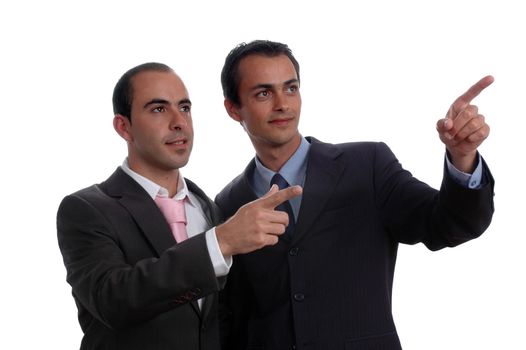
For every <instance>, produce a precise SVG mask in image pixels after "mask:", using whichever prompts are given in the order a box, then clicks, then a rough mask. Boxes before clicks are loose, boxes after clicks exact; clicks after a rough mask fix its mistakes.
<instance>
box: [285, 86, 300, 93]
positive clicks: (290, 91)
mask: <svg viewBox="0 0 526 350" xmlns="http://www.w3.org/2000/svg"><path fill="white" fill-rule="evenodd" d="M298 90H299V86H298V85H290V86H288V87H287V92H289V93H295V92H297V91H298Z"/></svg>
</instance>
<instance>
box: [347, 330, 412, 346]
mask: <svg viewBox="0 0 526 350" xmlns="http://www.w3.org/2000/svg"><path fill="white" fill-rule="evenodd" d="M398 349H399V350H402V346H401V345H400V340H399V339H398V335H397V334H396V332H389V333H384V334H378V335H372V336H368V337H361V338H355V339H349V340H346V341H345V350H398Z"/></svg>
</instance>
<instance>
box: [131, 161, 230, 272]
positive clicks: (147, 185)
mask: <svg viewBox="0 0 526 350" xmlns="http://www.w3.org/2000/svg"><path fill="white" fill-rule="evenodd" d="M121 169H122V170H123V171H124V172H125V173H126V174H128V175H129V176H130V177H131V178H132V179H134V180H135V181H136V182H137V183H138V184H139V185H141V187H142V188H144V190H145V191H146V192H147V193H148V194H149V195H150V197H152V200H155V197H156V196H157V195H159V196H161V197H168V190H167V189H166V188H164V187H161V186H159V185H157V184H156V183H155V182H153V181H151V180H149V179H147V178H145V177H144V176H142V175H140V174H138V173H136V172H135V171H133V170H131V169H130V167H129V166H128V159H125V160H124V162H123V164H122V166H121ZM185 197H187V200H185V201H184V209H185V211H186V219H187V220H186V221H187V223H186V232H187V234H188V238H190V237H193V236H195V235H197V234H200V233H202V232H205V231H206V233H205V235H206V236H205V237H206V245H207V247H208V253H209V254H210V259H211V260H212V265H213V266H214V272H215V274H216V276H217V277H221V276H226V275H227V274H228V271H229V270H230V267H231V266H232V257H231V256H226V257H224V256H223V254H222V253H221V249H220V248H219V243H218V242H217V236H216V230H215V227H212V228H210V225H209V224H208V222H207V220H206V216H205V213H204V211H203V208H201V203H200V202H199V200H198V199H197V198H196V196H195V195H194V194H193V193H192V192H190V191H188V187H187V186H186V181H185V180H184V177H183V176H182V174H181V170H179V182H178V184H177V193H176V194H175V196H174V197H173V198H174V199H179V200H180V199H183V198H185Z"/></svg>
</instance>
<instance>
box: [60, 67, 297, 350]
mask: <svg viewBox="0 0 526 350" xmlns="http://www.w3.org/2000/svg"><path fill="white" fill-rule="evenodd" d="M113 106H114V112H115V117H114V121H113V124H114V128H115V130H116V131H117V133H118V134H119V135H120V136H121V137H122V138H123V139H124V140H125V141H126V143H127V146H128V157H127V158H126V160H125V161H124V163H123V164H122V166H121V167H119V168H118V169H117V170H116V171H115V172H114V173H113V174H112V175H111V176H110V177H109V178H108V179H107V180H106V181H104V182H102V183H101V184H98V185H93V186H91V187H88V188H85V189H83V190H80V191H78V192H76V193H74V194H72V195H69V196H67V197H65V198H64V199H63V201H62V203H61V205H60V208H59V210H58V214H57V231H58V243H59V246H60V249H61V252H62V255H63V259H64V263H65V266H66V269H67V280H68V282H69V283H70V284H71V286H72V293H73V297H74V299H75V302H76V304H77V307H78V317H79V322H80V325H81V327H82V330H83V332H84V337H83V339H82V344H81V349H112V350H117V349H126V350H130V349H141V350H144V349H159V350H164V349H166V350H168V349H170V350H175V349H185V350H187V349H203V350H207V349H219V334H218V316H217V291H218V290H219V289H220V288H221V287H222V286H223V285H224V280H225V276H226V274H227V273H228V271H229V268H230V266H231V256H232V255H233V254H239V253H246V252H250V251H252V250H254V249H258V248H261V247H263V246H266V245H271V244H275V243H277V240H278V238H277V237H278V236H279V235H280V234H282V233H283V232H284V231H285V226H286V225H287V223H288V216H287V215H286V214H285V213H283V212H279V211H275V210H274V207H275V206H276V205H278V204H279V202H282V201H284V200H287V199H288V198H291V197H292V196H295V195H297V194H299V193H301V189H299V188H291V189H290V190H289V191H279V192H278V190H277V188H273V189H272V190H271V191H270V192H269V193H268V194H267V195H266V196H265V198H263V200H258V201H256V202H253V203H250V204H248V205H247V206H245V207H244V208H242V209H241V210H240V211H239V215H234V216H233V217H232V218H230V220H228V221H227V222H226V223H224V224H222V225H219V226H216V225H218V224H219V223H220V221H221V216H220V213H219V210H218V208H217V207H216V206H215V204H214V203H213V202H212V201H211V200H210V199H209V198H208V197H207V196H206V195H205V193H203V191H201V190H200V189H199V187H197V185H195V184H194V183H193V182H191V181H190V180H188V179H184V178H183V177H182V175H181V172H180V170H179V169H180V168H182V167H183V166H185V165H186V163H187V162H188V159H189V156H190V152H191V149H192V143H193V127H192V118H191V101H190V98H189V95H188V92H187V90H186V87H185V85H184V84H183V82H182V80H181V79H180V78H179V76H177V75H176V74H175V72H174V71H173V70H172V69H171V68H169V67H168V66H166V65H164V64H160V63H146V64H143V65H140V66H137V67H135V68H132V69H130V70H129V71H128V72H126V73H125V74H124V75H123V76H122V77H121V78H120V80H119V81H118V83H117V85H116V86H115V89H114V94H113ZM157 197H160V198H157ZM163 200H164V201H165V203H166V201H168V202H169V203H170V204H173V203H175V202H176V201H178V205H179V207H178V209H174V210H172V211H174V212H175V211H177V212H178V213H179V214H180V213H181V212H182V213H184V215H182V217H183V219H180V218H179V219H178V220H183V221H182V222H180V223H173V224H172V223H170V224H171V225H173V226H177V228H174V229H173V231H172V229H171V226H170V225H169V223H168V221H167V220H168V219H165V217H164V216H163V213H162V212H161V210H162V209H161V208H162V206H161V204H159V207H158V205H157V201H160V202H162V201H163Z"/></svg>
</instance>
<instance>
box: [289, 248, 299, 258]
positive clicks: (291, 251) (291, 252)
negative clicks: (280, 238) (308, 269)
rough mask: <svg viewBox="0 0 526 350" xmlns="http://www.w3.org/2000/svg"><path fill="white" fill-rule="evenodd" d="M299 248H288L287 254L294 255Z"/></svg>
mask: <svg viewBox="0 0 526 350" xmlns="http://www.w3.org/2000/svg"><path fill="white" fill-rule="evenodd" d="M299 250H300V248H298V247H294V248H290V250H289V255H291V256H296V255H298V252H299Z"/></svg>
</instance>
